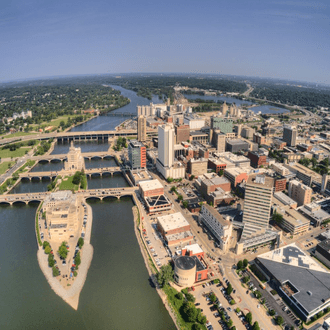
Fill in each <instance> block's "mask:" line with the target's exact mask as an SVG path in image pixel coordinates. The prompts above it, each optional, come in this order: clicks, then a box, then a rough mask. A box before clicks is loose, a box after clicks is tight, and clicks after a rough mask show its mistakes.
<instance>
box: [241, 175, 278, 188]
mask: <svg viewBox="0 0 330 330" xmlns="http://www.w3.org/2000/svg"><path fill="white" fill-rule="evenodd" d="M247 184H252V185H257V186H264V187H267V188H273V187H274V179H273V178H270V177H269V176H266V175H260V174H252V175H250V176H249V178H248V180H247Z"/></svg>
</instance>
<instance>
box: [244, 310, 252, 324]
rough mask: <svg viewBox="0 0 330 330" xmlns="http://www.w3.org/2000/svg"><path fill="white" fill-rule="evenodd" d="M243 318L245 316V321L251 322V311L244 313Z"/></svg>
mask: <svg viewBox="0 0 330 330" xmlns="http://www.w3.org/2000/svg"><path fill="white" fill-rule="evenodd" d="M245 318H246V321H247V322H248V323H249V324H252V314H251V312H249V313H247V314H246V315H245Z"/></svg>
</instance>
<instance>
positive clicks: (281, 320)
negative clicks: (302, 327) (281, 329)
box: [276, 315, 284, 325]
mask: <svg viewBox="0 0 330 330" xmlns="http://www.w3.org/2000/svg"><path fill="white" fill-rule="evenodd" d="M283 322H284V319H283V317H282V316H281V315H279V316H278V317H277V318H276V324H278V325H281V324H283Z"/></svg>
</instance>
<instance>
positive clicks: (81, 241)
mask: <svg viewBox="0 0 330 330" xmlns="http://www.w3.org/2000/svg"><path fill="white" fill-rule="evenodd" d="M83 245H84V239H83V238H82V237H79V239H78V246H79V249H81V248H82V247H83Z"/></svg>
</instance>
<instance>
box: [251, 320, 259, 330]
mask: <svg viewBox="0 0 330 330" xmlns="http://www.w3.org/2000/svg"><path fill="white" fill-rule="evenodd" d="M252 330H260V327H259V323H258V322H257V321H255V322H254V323H253V326H252Z"/></svg>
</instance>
